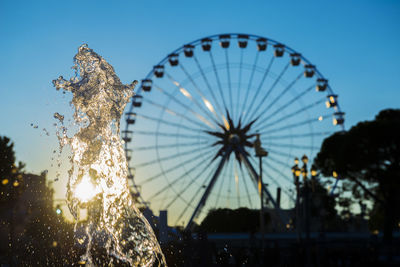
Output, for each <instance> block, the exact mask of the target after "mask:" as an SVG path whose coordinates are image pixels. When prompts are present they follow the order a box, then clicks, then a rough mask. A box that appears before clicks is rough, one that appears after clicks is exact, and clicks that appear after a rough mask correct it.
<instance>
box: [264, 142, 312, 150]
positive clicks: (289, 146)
mask: <svg viewBox="0 0 400 267" xmlns="http://www.w3.org/2000/svg"><path fill="white" fill-rule="evenodd" d="M269 146H273V147H288V148H295V149H312V150H315V149H318V147H316V146H304V145H295V144H281V143H271V144H269Z"/></svg>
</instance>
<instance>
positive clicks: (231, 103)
mask: <svg viewBox="0 0 400 267" xmlns="http://www.w3.org/2000/svg"><path fill="white" fill-rule="evenodd" d="M225 61H226V72H227V73H226V74H227V76H228V88H229V100H230V108H231V109H230V110H231V113H232V116H233V100H232V87H231V73H230V70H229V56H228V49H225Z"/></svg>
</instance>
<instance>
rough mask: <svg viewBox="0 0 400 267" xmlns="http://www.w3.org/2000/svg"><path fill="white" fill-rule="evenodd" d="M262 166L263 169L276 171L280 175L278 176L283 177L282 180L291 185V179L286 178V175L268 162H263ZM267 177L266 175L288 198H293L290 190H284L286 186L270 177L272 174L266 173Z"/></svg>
mask: <svg viewBox="0 0 400 267" xmlns="http://www.w3.org/2000/svg"><path fill="white" fill-rule="evenodd" d="M263 166H265V168H264V169H271V170H273V171H274V172H276V173H278V174H279V175H280V177H282V178H283V179H284V180H286V181H287V182H288V183H289V184H290V185H292V181H291V180H290V179H289V178H287V177H286V175H285V174H284V173H283V172H281V171H280V170H278V169H277V168H275V167H274V166H272V165H271V164H269V163H268V162H263ZM267 177H268V178H269V179H270V180H271V181H272V182H273V183H274V184H275V185H276V186H277V187H280V188H281V190H282V191H283V192H284V193H285V194H286V195H287V196H288V197H289V198H290V199H292V200H294V198H293V196H292V194H290V192H289V191H288V190H286V188H284V187H282V185H281V184H279V183H278V182H277V180H276V179H274V178H272V175H268V174H267Z"/></svg>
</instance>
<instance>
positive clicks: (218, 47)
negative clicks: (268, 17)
mask: <svg viewBox="0 0 400 267" xmlns="http://www.w3.org/2000/svg"><path fill="white" fill-rule="evenodd" d="M337 98H338V96H337V95H336V94H335V93H334V92H333V91H332V89H331V87H330V86H329V84H328V80H327V79H325V78H324V77H323V76H322V74H321V73H320V72H319V71H318V70H317V68H316V67H315V65H313V64H311V62H309V61H308V60H307V59H306V58H305V57H303V56H302V55H301V54H300V53H299V52H297V51H295V50H293V49H291V48H289V47H288V46H286V45H284V44H282V43H280V42H277V41H274V40H272V39H269V38H265V37H261V36H256V35H250V34H236V33H235V34H221V35H213V36H209V37H205V38H202V39H198V40H196V41H193V42H191V43H188V44H185V45H183V46H181V47H179V48H178V49H176V50H175V51H173V52H172V53H170V54H169V55H167V56H166V57H165V58H164V59H162V60H161V61H160V62H159V63H158V64H157V65H155V66H154V68H153V69H152V70H151V71H150V72H149V74H148V75H147V76H146V77H145V78H144V79H143V80H142V81H141V84H140V86H139V88H138V89H137V91H136V94H135V95H134V96H133V98H132V102H131V105H130V107H129V109H128V112H126V113H125V120H126V128H125V130H124V131H122V138H123V140H124V141H125V152H126V155H127V159H128V162H129V173H130V176H129V177H130V178H131V183H132V188H133V191H134V192H135V194H136V195H137V197H138V199H139V201H141V202H142V203H144V204H145V205H147V206H149V207H150V208H151V209H152V210H168V212H169V219H170V224H172V225H181V224H182V222H184V223H185V224H186V227H187V228H190V227H191V226H192V225H193V223H194V221H195V220H201V219H202V218H204V216H205V215H206V214H207V212H208V211H209V210H211V209H214V208H232V209H234V208H239V207H248V208H253V209H254V208H259V205H260V201H259V194H258V189H257V186H258V185H257V180H258V172H257V170H256V169H257V166H258V164H259V161H258V158H256V156H255V153H254V148H253V144H254V141H255V140H256V136H258V138H259V140H260V141H261V143H262V147H263V148H264V149H265V150H266V151H267V152H268V156H267V157H265V158H264V159H263V160H262V169H263V171H262V177H264V178H263V182H264V183H263V184H262V190H263V192H264V194H263V195H264V198H265V199H264V201H265V203H266V204H267V205H269V207H270V208H274V209H276V210H277V211H279V210H280V209H281V208H291V207H293V205H294V201H293V198H294V194H293V188H294V183H293V180H292V173H291V166H292V162H293V158H294V157H296V156H299V155H303V154H305V155H307V156H308V157H309V158H311V159H312V158H313V157H314V156H315V154H316V153H317V152H318V151H319V146H320V145H321V143H322V140H323V139H324V138H325V137H327V136H328V135H330V134H332V133H334V132H336V131H338V130H343V127H344V126H343V123H344V113H343V112H342V111H341V110H340V107H339V104H338V100H337ZM278 188H279V191H282V192H283V195H282V203H281V204H280V203H277V193H275V192H278Z"/></svg>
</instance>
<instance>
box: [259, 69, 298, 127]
mask: <svg viewBox="0 0 400 267" xmlns="http://www.w3.org/2000/svg"><path fill="white" fill-rule="evenodd" d="M301 77H303V73H300V74H299V75H298V76H297V77H296V78H295V79H294V80H293V81H292V82H291V83H290V84H289V85H288V86H286V88H285V89H284V90H283V91H282V92H281V93H280V94H279V95H277V96H276V97H275V98H274V99H273V100H272V101H271V103H270V104H269V105H268V106H267V107H266V108H265V109H264V110H262V111H261V112H260V113H259V115H258V116H257V117H258V118H260V120H261V121H262V119H261V118H262V117H265V116H266V114H267V112H268V110H269V109H270V108H271V107H273V106H274V105H275V104H276V103H277V102H278V101H279V99H281V98H282V97H283V96H284V95H285V94H286V93H287V92H288V91H289V90H290V89H291V88H292V87H293V86H294V85H295V84H296V83H297V82H298V81H299V80H300V78H301ZM256 113H257V110H254V113H253V115H254V116H255V115H256Z"/></svg>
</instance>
